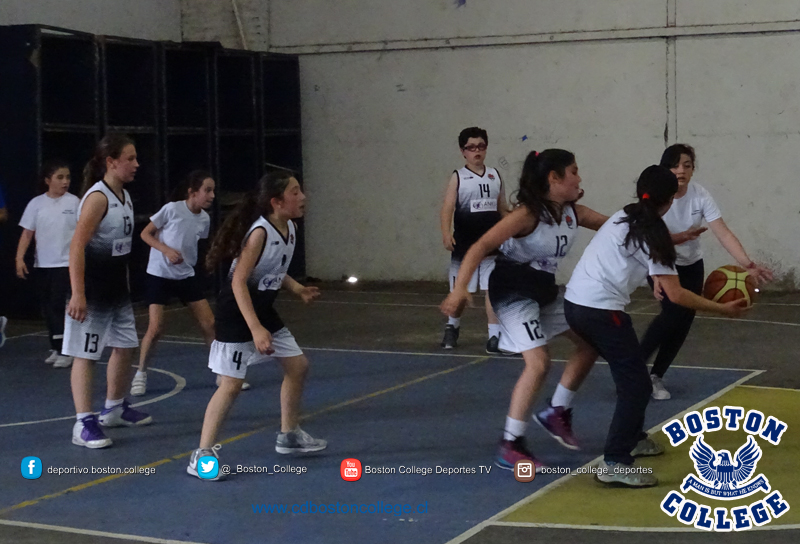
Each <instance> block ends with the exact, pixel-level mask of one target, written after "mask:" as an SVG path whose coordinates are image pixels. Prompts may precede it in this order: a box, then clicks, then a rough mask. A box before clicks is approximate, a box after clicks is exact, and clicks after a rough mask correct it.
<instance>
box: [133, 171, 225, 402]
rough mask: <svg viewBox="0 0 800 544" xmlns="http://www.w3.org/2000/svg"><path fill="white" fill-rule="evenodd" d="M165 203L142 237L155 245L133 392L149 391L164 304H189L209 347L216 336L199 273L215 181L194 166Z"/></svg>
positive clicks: (162, 323)
mask: <svg viewBox="0 0 800 544" xmlns="http://www.w3.org/2000/svg"><path fill="white" fill-rule="evenodd" d="M172 196H173V201H172V202H169V203H167V204H165V205H164V206H163V207H162V208H161V209H160V210H158V213H156V214H155V215H153V216H152V217H151V218H150V223H148V225H147V226H146V227H145V228H144V230H143V231H142V234H141V236H142V240H144V242H145V243H146V244H147V245H149V246H150V259H149V261H148V263H147V280H146V281H147V283H146V286H147V287H146V293H145V300H146V301H147V305H148V307H149V318H150V320H149V324H148V326H147V332H146V333H145V335H144V338H142V349H141V350H139V369H138V370H137V372H136V375H135V376H134V377H133V382H132V383H131V395H133V396H134V397H138V396H141V395H144V394H145V393H146V392H147V364H148V362H149V360H150V357H151V356H152V353H153V350H154V349H155V346H156V344H157V343H158V340H159V339H160V338H161V335H162V334H163V332H164V306H165V305H167V304H169V302H170V301H171V300H172V299H173V298H177V299H179V300H180V301H181V302H182V303H183V304H185V305H186V306H188V307H189V309H190V310H191V311H192V315H194V318H195V320H196V321H197V323H198V325H200V330H201V331H202V333H203V339H204V340H205V341H206V345H208V346H210V345H211V342H212V341H213V340H214V314H213V313H212V311H211V306H209V304H208V301H207V300H206V298H205V295H204V294H203V285H202V282H201V281H200V280H199V279H198V277H197V276H196V275H195V265H196V264H197V245H198V242H199V241H200V240H201V239H204V238H208V232H209V229H210V226H211V218H210V217H209V215H208V213H207V212H206V210H208V209H209V208H211V205H212V204H213V202H214V179H213V178H212V177H211V174H210V173H208V172H206V171H204V170H194V171H192V172H190V173H189V175H188V176H187V177H186V179H185V180H184V181H183V182H182V183H180V184H179V185H178V186H177V187H176V189H175V192H174V193H173V195H172Z"/></svg>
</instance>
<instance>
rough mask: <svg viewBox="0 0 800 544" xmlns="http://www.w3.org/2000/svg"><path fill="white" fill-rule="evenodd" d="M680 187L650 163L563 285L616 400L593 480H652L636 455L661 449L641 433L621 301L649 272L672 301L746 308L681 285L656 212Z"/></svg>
mask: <svg viewBox="0 0 800 544" xmlns="http://www.w3.org/2000/svg"><path fill="white" fill-rule="evenodd" d="M677 190H678V180H677V178H676V177H675V174H673V173H672V172H670V170H669V169H668V168H665V167H663V166H649V167H647V168H646V169H645V170H644V172H642V174H641V176H639V180H638V181H637V183H636V195H637V197H638V198H637V201H636V202H634V203H632V204H628V205H627V206H625V207H624V208H623V209H622V210H620V211H618V212H617V213H615V214H614V215H613V216H611V218H610V219H609V220H608V221H607V222H606V223H605V225H603V226H602V227H601V228H600V230H599V231H598V232H597V234H596V235H595V237H594V238H593V239H592V241H591V242H590V243H589V246H588V247H587V248H586V250H585V251H584V253H583V256H582V257H581V259H580V261H579V262H578V264H577V266H576V267H575V270H574V272H573V273H572V278H571V279H570V281H569V283H568V284H567V293H566V295H565V297H564V298H565V299H566V301H565V302H564V311H565V314H566V318H567V322H568V323H569V326H570V327H571V328H572V330H574V331H575V332H576V333H577V334H578V335H580V336H581V337H582V338H583V339H584V340H585V341H586V342H588V343H589V344H590V345H591V346H592V347H593V348H594V349H595V350H596V351H597V352H598V353H599V354H600V355H601V356H602V357H603V358H604V359H605V360H606V361H608V366H609V368H610V370H611V375H612V377H613V378H614V383H615V384H616V387H617V405H616V409H615V411H614V417H613V419H612V421H611V427H610V429H609V431H608V438H607V440H606V445H605V455H604V460H603V461H602V462H601V463H600V465H599V467H598V468H599V471H598V473H597V474H596V475H595V478H596V479H597V480H598V481H600V482H603V483H607V484H611V485H622V486H628V487H651V486H654V485H657V484H658V479H657V478H656V477H655V476H654V475H653V474H651V473H645V472H639V471H637V470H633V463H634V458H635V457H639V456H651V455H659V454H661V453H663V452H664V449H663V448H662V447H661V446H660V445H658V444H657V443H656V442H654V441H653V440H652V439H650V438H648V437H647V434H646V433H645V432H644V415H645V409H646V408H647V402H648V400H649V399H650V393H651V392H652V385H651V382H650V378H649V376H648V372H647V367H646V365H645V361H644V359H643V358H642V355H641V351H640V347H639V341H638V340H637V338H636V332H635V331H634V329H633V324H632V322H631V318H630V316H629V315H628V314H627V313H625V306H626V305H627V304H628V303H629V302H630V294H631V293H632V292H633V291H634V290H635V289H636V288H637V287H639V285H641V284H642V283H643V282H644V280H645V278H646V277H647V276H648V275H650V276H652V277H653V278H656V279H657V280H658V282H659V284H660V285H661V287H662V288H663V290H664V293H665V294H666V296H668V297H669V299H670V300H671V301H673V302H674V303H676V304H680V305H681V306H685V307H687V308H692V309H695V310H705V311H708V312H714V313H718V314H721V315H724V316H728V317H738V316H740V315H742V313H743V312H745V310H746V308H745V306H746V302H745V301H744V300H738V301H734V302H729V303H726V304H720V303H717V302H712V301H710V300H706V299H704V298H703V297H701V296H699V295H696V294H695V293H692V292H691V291H688V290H686V289H684V288H683V287H681V285H680V283H679V282H678V276H677V272H676V271H675V268H674V267H675V260H676V253H675V247H674V246H673V244H672V238H671V236H670V233H669V230H668V229H667V227H666V225H665V224H664V221H663V220H662V219H661V218H662V216H663V215H664V214H665V213H667V211H668V210H669V208H670V206H671V205H672V201H673V198H674V196H675V193H676V192H677Z"/></svg>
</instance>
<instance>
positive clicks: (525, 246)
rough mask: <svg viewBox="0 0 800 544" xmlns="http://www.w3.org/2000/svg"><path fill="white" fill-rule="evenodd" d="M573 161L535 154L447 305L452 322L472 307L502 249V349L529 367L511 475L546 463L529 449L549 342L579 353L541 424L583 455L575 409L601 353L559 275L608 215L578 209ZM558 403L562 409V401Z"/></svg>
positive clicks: (504, 460) (506, 456)
mask: <svg viewBox="0 0 800 544" xmlns="http://www.w3.org/2000/svg"><path fill="white" fill-rule="evenodd" d="M580 183H581V178H580V176H579V175H578V165H577V164H576V163H575V155H573V154H572V153H570V152H569V151H565V150H563V149H547V150H545V151H543V152H541V153H537V152H535V151H532V152H531V153H529V154H528V157H527V158H526V159H525V164H524V165H523V168H522V175H521V177H520V182H519V192H518V193H517V197H516V198H517V206H516V208H515V209H514V210H513V211H512V212H511V213H510V214H509V215H508V216H506V217H504V218H503V219H502V220H501V221H500V222H499V223H498V224H497V225H495V226H494V227H492V228H491V229H490V230H489V232H487V233H486V234H485V235H483V236H482V237H481V238H480V239H479V240H478V241H477V242H476V243H475V244H473V246H472V247H471V248H470V250H469V251H468V252H467V254H466V256H465V257H464V261H463V262H462V263H461V270H460V271H459V273H458V277H457V279H456V281H455V287H454V289H453V291H452V292H451V293H450V295H449V296H448V297H447V298H446V299H445V301H444V302H443V303H442V306H441V309H442V312H443V313H445V314H446V315H452V313H453V312H454V311H455V310H456V309H459V308H463V306H464V304H465V303H467V302H468V301H469V298H470V295H469V292H468V290H467V286H468V282H469V279H470V277H471V276H472V273H473V272H474V271H475V269H476V267H477V266H478V265H479V263H480V262H481V260H482V259H483V258H484V257H485V256H486V255H489V254H491V253H492V252H493V251H495V250H496V249H498V248H499V249H500V255H499V256H498V258H497V261H496V265H495V268H494V271H493V272H492V274H491V276H490V277H489V299H490V301H491V304H492V307H493V308H494V311H495V313H496V314H497V317H498V319H499V321H500V327H501V335H500V349H501V350H503V351H507V352H513V353H521V354H522V358H523V360H524V361H525V367H524V369H523V371H522V374H521V375H520V377H519V379H518V380H517V383H516V385H515V386H514V390H513V391H512V393H511V405H510V407H509V411H508V416H507V417H506V425H505V432H504V434H503V439H502V440H501V441H500V449H499V453H498V456H497V460H496V461H495V464H496V465H497V466H499V467H500V468H504V469H508V470H513V468H514V464H515V463H516V462H517V461H519V460H529V461H533V462H534V464H535V466H536V469H537V471H538V470H539V469H540V468H541V467H542V466H543V464H542V463H541V462H540V461H539V460H538V459H536V458H535V457H534V456H533V454H532V453H531V452H530V450H529V449H528V448H527V446H526V445H525V438H524V437H525V430H526V428H527V426H528V420H529V418H530V417H531V410H532V406H533V400H534V398H535V396H536V393H537V392H538V391H539V389H540V388H541V386H542V383H543V381H544V379H545V377H546V376H547V372H548V371H549V369H550V357H549V354H548V351H547V342H548V341H549V340H551V339H552V338H554V337H555V336H558V335H560V334H565V335H566V336H567V337H568V338H569V339H570V340H571V341H572V342H573V343H574V344H575V352H574V354H573V355H572V356H571V357H570V359H569V361H568V362H567V366H566V368H565V369H564V373H563V375H562V378H561V382H560V384H559V386H558V387H559V389H558V391H557V395H556V396H557V397H558V399H555V398H554V401H553V405H555V406H556V407H557V408H560V410H558V409H554V408H553V407H552V406H551V408H550V410H548V411H546V412H545V413H542V414H540V417H537V421H539V422H540V423H542V424H543V426H544V427H545V428H546V429H547V430H548V432H550V433H551V434H552V435H553V436H554V437H556V438H557V439H558V440H559V441H560V442H561V443H562V444H564V445H565V446H567V447H570V448H572V449H578V446H577V441H576V440H575V437H574V435H573V434H572V428H571V418H572V411H571V409H570V403H571V401H572V397H573V396H574V394H575V391H576V390H577V389H578V387H579V386H580V384H581V383H582V382H583V379H584V378H585V377H586V375H587V374H588V373H589V371H590V370H591V368H592V365H593V364H594V361H595V359H596V358H597V353H596V352H595V350H594V349H593V348H591V347H590V346H589V344H587V343H586V342H585V341H584V340H582V339H580V338H579V337H578V336H577V335H575V334H574V333H572V332H571V331H570V330H569V326H568V325H567V323H566V320H565V319H564V301H563V297H562V296H560V295H559V293H558V286H557V285H556V277H555V273H556V270H557V268H558V264H559V262H560V261H561V260H562V259H563V258H564V257H565V256H566V255H567V252H568V251H569V249H570V247H572V244H573V242H574V241H575V236H576V234H577V231H578V227H579V226H583V227H586V228H590V229H592V230H597V229H598V228H600V226H601V225H602V224H603V222H604V221H605V220H606V219H607V218H606V216H604V215H602V214H599V213H597V212H595V211H594V210H591V209H590V208H587V207H586V206H581V205H579V204H576V203H575V202H576V201H577V200H578V199H579V198H580V197H581V194H582V191H581V188H580ZM556 401H557V402H556Z"/></svg>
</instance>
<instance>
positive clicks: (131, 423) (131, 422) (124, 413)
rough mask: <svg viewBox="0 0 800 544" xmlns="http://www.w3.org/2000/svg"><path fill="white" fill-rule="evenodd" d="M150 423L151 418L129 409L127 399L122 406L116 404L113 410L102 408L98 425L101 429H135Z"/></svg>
mask: <svg viewBox="0 0 800 544" xmlns="http://www.w3.org/2000/svg"><path fill="white" fill-rule="evenodd" d="M152 422H153V418H152V417H150V416H149V415H147V414H145V413H144V412H140V411H138V410H134V409H133V408H131V403H130V402H128V399H125V400H123V401H122V404H118V405H117V406H114V407H113V408H104V409H103V411H102V412H100V425H102V426H103V427H123V426H124V427H137V426H140V425H149V424H151V423H152Z"/></svg>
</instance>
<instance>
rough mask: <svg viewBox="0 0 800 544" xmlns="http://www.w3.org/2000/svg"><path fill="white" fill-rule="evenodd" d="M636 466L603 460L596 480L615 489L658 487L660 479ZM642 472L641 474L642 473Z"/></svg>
mask: <svg viewBox="0 0 800 544" xmlns="http://www.w3.org/2000/svg"><path fill="white" fill-rule="evenodd" d="M646 470H647V469H642V467H638V466H636V465H633V464H631V465H626V464H624V463H610V464H609V463H606V462H605V460H601V461H600V463H598V465H597V473H596V474H595V475H594V479H595V480H597V481H598V482H602V483H604V484H608V485H611V486H615V487H654V486H657V485H658V478H656V477H655V476H654V475H653V473H652V472H645V471H646ZM640 471H641V472H640Z"/></svg>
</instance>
